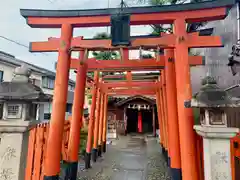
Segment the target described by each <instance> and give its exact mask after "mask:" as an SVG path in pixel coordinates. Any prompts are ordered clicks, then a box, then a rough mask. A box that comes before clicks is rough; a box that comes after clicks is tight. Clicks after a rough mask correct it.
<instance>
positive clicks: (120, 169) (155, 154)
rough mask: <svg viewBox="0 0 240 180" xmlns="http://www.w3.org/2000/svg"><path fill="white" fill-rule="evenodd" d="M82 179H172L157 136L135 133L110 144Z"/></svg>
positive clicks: (80, 174) (81, 174)
mask: <svg viewBox="0 0 240 180" xmlns="http://www.w3.org/2000/svg"><path fill="white" fill-rule="evenodd" d="M78 180H171V178H170V174H169V170H168V167H167V164H166V162H165V161H164V157H163V156H162V155H161V153H160V148H159V144H158V143H157V141H156V139H155V138H151V137H149V138H147V137H146V136H139V135H135V136H134V135H131V136H123V137H120V138H119V140H116V141H113V144H112V145H108V149H107V153H106V154H104V155H103V157H101V158H99V159H98V161H97V162H96V163H93V164H92V168H91V169H89V170H85V171H81V170H79V174H78Z"/></svg>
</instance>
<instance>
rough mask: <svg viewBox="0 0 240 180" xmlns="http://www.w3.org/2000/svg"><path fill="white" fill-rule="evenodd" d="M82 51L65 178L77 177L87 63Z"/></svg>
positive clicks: (70, 179)
mask: <svg viewBox="0 0 240 180" xmlns="http://www.w3.org/2000/svg"><path fill="white" fill-rule="evenodd" d="M84 56H85V53H84V51H80V55H79V59H80V60H81V61H80V63H79V65H78V66H79V67H78V69H77V77H76V88H75V91H74V100H73V107H72V119H71V123H70V125H71V127H70V134H69V141H68V157H67V163H68V168H67V169H66V171H67V172H66V178H67V179H69V180H72V179H76V178H77V171H78V160H79V155H78V154H79V146H80V130H81V126H82V116H83V106H84V100H85V86H86V77H87V64H86V63H85V59H86V57H84Z"/></svg>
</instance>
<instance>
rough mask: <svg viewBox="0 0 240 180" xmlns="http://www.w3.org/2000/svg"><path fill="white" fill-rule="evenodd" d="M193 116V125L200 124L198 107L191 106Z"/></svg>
mask: <svg viewBox="0 0 240 180" xmlns="http://www.w3.org/2000/svg"><path fill="white" fill-rule="evenodd" d="M193 116H194V125H199V124H200V111H199V108H193Z"/></svg>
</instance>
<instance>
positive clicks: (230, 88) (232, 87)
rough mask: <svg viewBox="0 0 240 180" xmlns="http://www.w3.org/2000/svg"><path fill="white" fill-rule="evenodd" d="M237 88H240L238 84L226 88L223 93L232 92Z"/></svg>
mask: <svg viewBox="0 0 240 180" xmlns="http://www.w3.org/2000/svg"><path fill="white" fill-rule="evenodd" d="M237 87H240V84H235V85H233V86H230V87H228V88H226V89H225V90H224V91H230V90H232V89H234V88H237Z"/></svg>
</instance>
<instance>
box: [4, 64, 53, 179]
mask: <svg viewBox="0 0 240 180" xmlns="http://www.w3.org/2000/svg"><path fill="white" fill-rule="evenodd" d="M30 75H31V72H30V71H29V69H28V68H27V67H25V66H21V67H18V68H16V69H15V71H14V77H13V79H12V81H11V82H2V83H0V103H1V104H3V109H2V111H3V112H2V113H1V114H2V117H0V160H1V162H2V163H1V164H0V174H1V175H2V176H4V177H5V176H9V179H11V180H19V179H24V173H25V165H26V160H27V159H26V157H27V150H28V132H29V128H30V126H31V125H33V124H35V123H36V122H37V121H36V111H37V108H36V107H37V104H36V103H38V102H43V101H48V100H50V99H49V98H48V97H47V96H46V95H45V94H44V93H43V92H42V90H41V88H40V87H38V86H35V85H34V84H32V83H30V82H29V76H30Z"/></svg>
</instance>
